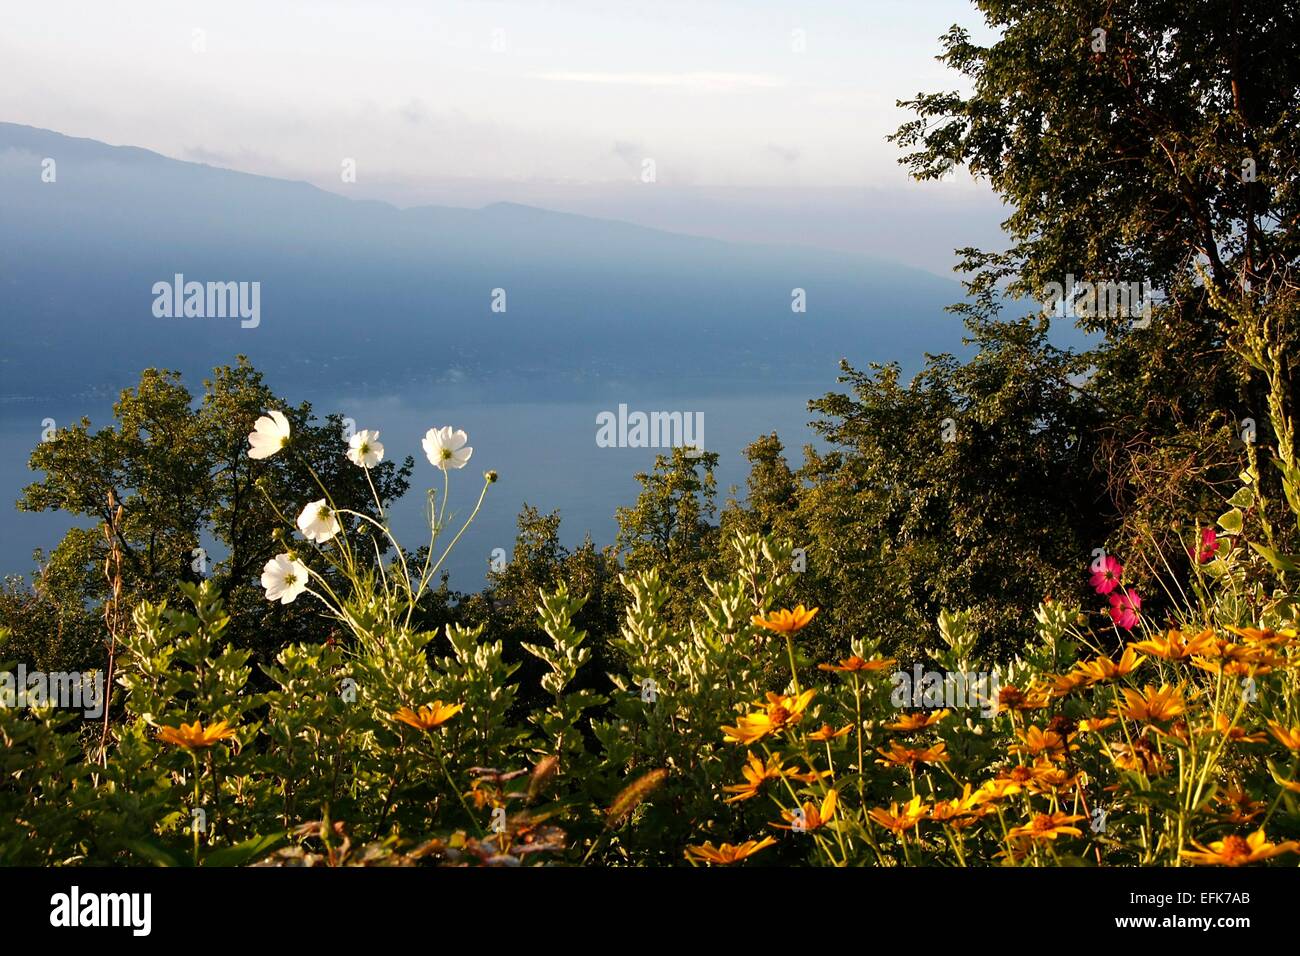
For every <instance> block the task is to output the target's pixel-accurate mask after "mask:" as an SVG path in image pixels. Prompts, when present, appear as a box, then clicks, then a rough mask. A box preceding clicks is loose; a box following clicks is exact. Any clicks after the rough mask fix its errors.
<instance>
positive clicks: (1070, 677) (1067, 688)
mask: <svg viewBox="0 0 1300 956" xmlns="http://www.w3.org/2000/svg"><path fill="white" fill-rule="evenodd" d="M1045 676H1046V679H1047V680H1048V681H1049V682H1050V683H1051V688H1050V689H1051V693H1052V696H1053V697H1064V696H1066V695H1067V694H1069V693H1071V692H1073V691H1074V690H1076V689H1077V688H1079V687H1083V686H1084V685H1085V684H1087V683H1088V675H1087V674H1081V673H1079V672H1078V671H1070V673H1068V674H1048V675H1045Z"/></svg>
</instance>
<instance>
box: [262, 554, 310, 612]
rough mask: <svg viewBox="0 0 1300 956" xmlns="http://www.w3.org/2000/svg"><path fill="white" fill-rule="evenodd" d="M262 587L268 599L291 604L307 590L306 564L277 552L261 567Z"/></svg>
mask: <svg viewBox="0 0 1300 956" xmlns="http://www.w3.org/2000/svg"><path fill="white" fill-rule="evenodd" d="M262 587H264V588H266V599H267V600H268V601H279V602H280V603H281V604H291V603H292V602H293V599H294V598H296V597H297V596H298V595H299V594H301V593H302V592H303V591H305V590H307V565H305V564H303V563H302V562H301V561H295V560H294V559H293V558H291V557H289V555H287V554H277V555H276V556H275V557H274V558H272V559H271V560H270V561H268V562H266V567H264V568H263V569H262Z"/></svg>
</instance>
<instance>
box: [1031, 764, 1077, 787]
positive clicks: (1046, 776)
mask: <svg viewBox="0 0 1300 956" xmlns="http://www.w3.org/2000/svg"><path fill="white" fill-rule="evenodd" d="M1029 772H1030V774H1031V775H1032V777H1031V779H1030V781H1029V789H1030V791H1031V792H1033V793H1055V792H1057V791H1059V790H1065V789H1068V788H1070V787H1073V786H1074V785H1075V783H1076V782H1077V781H1078V779H1079V775H1078V774H1077V773H1074V774H1072V773H1069V772H1067V771H1065V770H1063V769H1061V768H1060V767H1057V766H1056V765H1055V764H1053V763H1052V761H1051V760H1050V759H1048V758H1047V757H1040V758H1038V759H1037V760H1035V761H1034V765H1033V766H1032V767H1030V768H1029Z"/></svg>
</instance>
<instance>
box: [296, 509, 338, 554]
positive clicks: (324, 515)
mask: <svg viewBox="0 0 1300 956" xmlns="http://www.w3.org/2000/svg"><path fill="white" fill-rule="evenodd" d="M298 530H299V531H301V532H302V534H303V537H304V538H306V539H307V540H308V541H315V542H316V543H317V544H324V543H325V542H326V541H328V540H329V539H330V538H332V537H334V536H335V535H336V534H338V533H339V519H338V518H336V517H334V511H333V510H332V509H331V508H330V506H329V505H328V504H326V503H325V499H324V498H321V499H320V500H319V501H313V502H312V503H311V504H309V505H308V506H307V507H306V508H303V509H302V514H300V515H298Z"/></svg>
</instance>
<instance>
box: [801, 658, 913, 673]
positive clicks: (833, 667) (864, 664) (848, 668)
mask: <svg viewBox="0 0 1300 956" xmlns="http://www.w3.org/2000/svg"><path fill="white" fill-rule="evenodd" d="M897 663H898V660H897V659H896V658H893V657H877V658H875V659H873V660H869V661H868V660H864V659H863V658H861V657H858V655H856V654H854V655H853V656H852V657H846V658H844V660H842V661H840V662H839V663H838V664H818V665H817V668H818V669H819V670H824V671H839V672H840V673H842V674H843V673H852V672H854V671H884V670H889V668H891V667H893V666H894V665H895V664H897Z"/></svg>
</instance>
